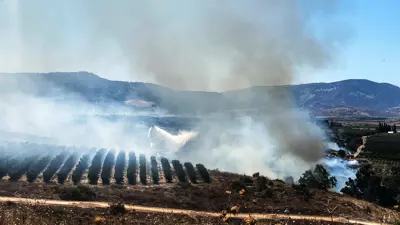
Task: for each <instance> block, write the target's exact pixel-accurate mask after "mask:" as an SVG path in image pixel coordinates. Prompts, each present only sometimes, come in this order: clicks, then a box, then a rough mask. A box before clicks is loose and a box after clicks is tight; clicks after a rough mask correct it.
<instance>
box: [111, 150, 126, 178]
mask: <svg viewBox="0 0 400 225" xmlns="http://www.w3.org/2000/svg"><path fill="white" fill-rule="evenodd" d="M125 158H126V155H125V152H124V151H120V152H119V154H118V156H117V162H116V164H115V172H114V179H115V183H117V184H123V183H124V171H125V166H126V161H125Z"/></svg>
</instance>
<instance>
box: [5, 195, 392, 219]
mask: <svg viewBox="0 0 400 225" xmlns="http://www.w3.org/2000/svg"><path fill="white" fill-rule="evenodd" d="M0 202H14V203H20V204H34V205H53V206H66V207H80V208H108V207H109V204H110V203H107V202H78V201H61V200H47V199H29V198H13V197H0ZM125 208H126V209H127V210H135V211H137V212H149V213H170V214H185V215H191V216H211V217H219V216H220V215H221V214H220V213H215V212H202V211H193V210H184V209H171V208H157V207H145V206H137V205H125ZM248 216H249V214H243V213H239V214H236V215H229V217H231V218H238V219H245V218H248ZM251 216H252V217H253V218H255V219H293V220H316V221H328V222H340V223H356V224H365V225H382V224H384V223H374V222H368V221H359V220H351V219H350V220H349V219H346V218H343V217H332V218H331V217H328V216H306V215H290V214H259V213H255V214H251Z"/></svg>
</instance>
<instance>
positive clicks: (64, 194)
mask: <svg viewBox="0 0 400 225" xmlns="http://www.w3.org/2000/svg"><path fill="white" fill-rule="evenodd" d="M58 192H59V197H60V199H62V200H66V201H93V200H94V199H95V198H96V193H95V192H94V191H93V190H92V189H90V187H87V186H83V185H78V186H75V187H61V188H59V190H58Z"/></svg>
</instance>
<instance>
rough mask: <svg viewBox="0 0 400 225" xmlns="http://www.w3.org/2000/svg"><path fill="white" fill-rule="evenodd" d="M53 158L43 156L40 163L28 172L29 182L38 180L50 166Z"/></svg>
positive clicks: (35, 164)
mask: <svg viewBox="0 0 400 225" xmlns="http://www.w3.org/2000/svg"><path fill="white" fill-rule="evenodd" d="M51 158H52V157H51V156H49V155H47V156H43V157H42V158H40V159H39V161H37V162H36V163H34V164H33V165H32V167H31V168H29V170H28V172H26V178H27V180H28V182H30V183H32V182H34V181H35V180H36V179H37V177H38V176H39V174H40V173H41V172H43V171H44V170H45V169H46V167H47V166H48V165H49V164H50V161H51Z"/></svg>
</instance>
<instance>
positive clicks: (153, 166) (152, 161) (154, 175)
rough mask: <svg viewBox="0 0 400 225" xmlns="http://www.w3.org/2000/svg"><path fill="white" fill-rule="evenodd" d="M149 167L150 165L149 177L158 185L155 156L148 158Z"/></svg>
mask: <svg viewBox="0 0 400 225" xmlns="http://www.w3.org/2000/svg"><path fill="white" fill-rule="evenodd" d="M150 165H151V177H152V178H153V183H154V184H159V183H160V175H159V174H158V167H157V160H156V157H155V156H151V157H150Z"/></svg>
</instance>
